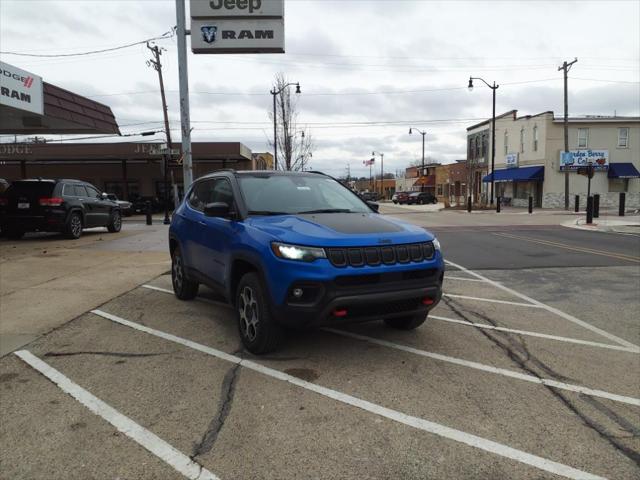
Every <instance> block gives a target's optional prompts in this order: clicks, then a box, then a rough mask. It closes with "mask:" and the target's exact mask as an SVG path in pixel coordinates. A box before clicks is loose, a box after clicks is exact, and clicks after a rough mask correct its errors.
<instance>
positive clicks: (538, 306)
mask: <svg viewBox="0 0 640 480" xmlns="http://www.w3.org/2000/svg"><path fill="white" fill-rule="evenodd" d="M442 296H443V297H449V298H462V299H464V300H475V301H477V302H490V303H502V304H504V305H515V306H517V307H528V308H542V307H541V306H540V305H533V304H531V303H519V302H509V301H508V300H496V299H494V298H480V297H468V296H467V295H454V294H453V293H443V294H442Z"/></svg>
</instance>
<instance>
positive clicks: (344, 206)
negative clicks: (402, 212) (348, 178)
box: [238, 174, 372, 215]
mask: <svg viewBox="0 0 640 480" xmlns="http://www.w3.org/2000/svg"><path fill="white" fill-rule="evenodd" d="M238 180H239V183H240V190H241V191H242V196H243V198H244V200H245V202H246V204H247V208H248V210H249V215H298V214H313V213H371V212H372V210H371V208H370V207H369V206H368V205H367V204H366V203H364V202H363V201H362V200H360V198H358V196H357V195H356V194H354V193H353V192H351V191H350V190H349V189H348V188H346V187H344V186H342V185H341V184H340V183H338V182H337V181H335V180H334V179H332V178H328V177H325V176H322V175H311V174H309V175H278V174H275V175H250V174H249V175H240V176H239V177H238Z"/></svg>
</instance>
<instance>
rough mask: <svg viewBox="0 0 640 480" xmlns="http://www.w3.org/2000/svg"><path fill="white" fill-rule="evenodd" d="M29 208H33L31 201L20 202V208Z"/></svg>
mask: <svg viewBox="0 0 640 480" xmlns="http://www.w3.org/2000/svg"><path fill="white" fill-rule="evenodd" d="M29 208H31V204H30V203H29V202H18V209H20V210H28V209H29Z"/></svg>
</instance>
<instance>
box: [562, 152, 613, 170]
mask: <svg viewBox="0 0 640 480" xmlns="http://www.w3.org/2000/svg"><path fill="white" fill-rule="evenodd" d="M588 165H593V168H594V170H596V171H598V170H601V171H606V170H608V169H609V150H571V151H569V152H567V153H565V152H560V171H564V170H577V169H578V168H580V167H586V166H588Z"/></svg>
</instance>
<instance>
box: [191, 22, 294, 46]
mask: <svg viewBox="0 0 640 480" xmlns="http://www.w3.org/2000/svg"><path fill="white" fill-rule="evenodd" d="M191 50H192V51H193V52H194V53H284V20H283V19H264V18H263V19H259V20H258V19H256V20H233V19H225V20H216V19H201V18H198V19H192V21H191Z"/></svg>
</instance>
